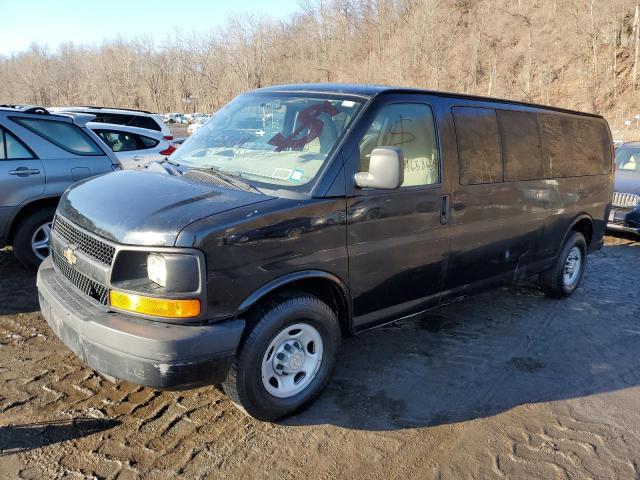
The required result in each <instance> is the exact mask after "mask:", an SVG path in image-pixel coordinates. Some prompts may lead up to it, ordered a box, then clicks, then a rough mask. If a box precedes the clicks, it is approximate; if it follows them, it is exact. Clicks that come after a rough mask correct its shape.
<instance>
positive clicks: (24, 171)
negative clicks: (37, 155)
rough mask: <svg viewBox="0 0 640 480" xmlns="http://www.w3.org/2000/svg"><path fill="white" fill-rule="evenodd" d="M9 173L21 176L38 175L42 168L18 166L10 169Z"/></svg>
mask: <svg viewBox="0 0 640 480" xmlns="http://www.w3.org/2000/svg"><path fill="white" fill-rule="evenodd" d="M8 173H9V175H17V176H19V177H28V176H29V175H38V174H39V173H40V170H39V169H37V168H27V167H18V168H16V169H15V170H9V172H8Z"/></svg>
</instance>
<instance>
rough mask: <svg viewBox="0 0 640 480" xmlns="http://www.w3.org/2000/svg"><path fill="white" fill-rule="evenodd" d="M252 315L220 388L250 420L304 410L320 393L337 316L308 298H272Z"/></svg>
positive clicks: (328, 372)
mask: <svg viewBox="0 0 640 480" xmlns="http://www.w3.org/2000/svg"><path fill="white" fill-rule="evenodd" d="M256 317H257V318H256V319H255V321H254V323H253V325H252V326H250V327H248V328H250V330H249V333H248V335H247V336H246V338H245V340H244V343H243V344H242V345H241V347H240V349H239V351H238V354H237V355H236V357H235V359H234V361H233V363H232V366H231V368H230V370H229V374H228V375H227V379H226V381H225V382H224V384H223V388H224V391H225V393H226V394H227V395H228V396H229V398H230V399H231V400H232V401H233V402H234V403H235V404H236V405H237V406H239V407H240V408H241V409H242V410H244V411H245V412H246V413H248V414H249V415H251V416H252V417H255V418H257V419H258V420H265V421H274V420H278V419H279V418H282V417H286V416H288V415H291V414H293V413H295V412H297V411H299V410H301V409H302V408H304V407H306V406H308V405H309V404H311V402H313V400H315V399H316V398H317V397H318V395H319V394H320V393H321V392H322V390H324V388H325V387H326V385H327V384H328V383H329V380H330V377H331V373H332V371H333V366H334V364H335V358H336V353H337V349H338V344H339V339H340V330H339V326H338V319H337V316H336V313H335V312H334V311H333V310H332V309H331V308H330V307H329V306H328V305H327V304H326V303H324V302H323V301H322V300H320V299H319V298H317V297H315V296H312V295H308V294H299V295H291V296H286V297H279V298H277V299H274V301H272V302H271V303H270V304H268V305H266V306H265V308H263V309H261V310H260V311H259V312H257V313H256Z"/></svg>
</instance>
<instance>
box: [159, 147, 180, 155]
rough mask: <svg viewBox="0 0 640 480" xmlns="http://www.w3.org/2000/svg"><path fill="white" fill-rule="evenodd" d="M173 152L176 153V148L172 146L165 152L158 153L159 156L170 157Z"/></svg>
mask: <svg viewBox="0 0 640 480" xmlns="http://www.w3.org/2000/svg"><path fill="white" fill-rule="evenodd" d="M175 151H176V147H174V146H173V145H169V147H168V148H167V149H166V150H162V151H161V152H160V155H171V154H172V153H173V152H175Z"/></svg>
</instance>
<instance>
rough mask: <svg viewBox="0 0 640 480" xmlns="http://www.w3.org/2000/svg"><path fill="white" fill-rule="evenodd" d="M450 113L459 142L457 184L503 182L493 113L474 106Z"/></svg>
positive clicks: (499, 143) (500, 150) (496, 123)
mask: <svg viewBox="0 0 640 480" xmlns="http://www.w3.org/2000/svg"><path fill="white" fill-rule="evenodd" d="M451 110H452V113H453V119H454V123H455V128H456V138H457V141H458V162H459V170H460V185H479V184H484V183H497V182H502V181H503V167H502V145H501V140H500V130H499V128H498V119H497V116H496V111H495V110H493V109H490V108H477V107H454V108H452V109H451Z"/></svg>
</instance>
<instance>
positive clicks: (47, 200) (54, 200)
mask: <svg viewBox="0 0 640 480" xmlns="http://www.w3.org/2000/svg"><path fill="white" fill-rule="evenodd" d="M59 201H60V196H51V197H44V198H43V197H39V198H37V199H34V200H32V201H30V202H29V203H25V204H23V205H22V206H21V207H20V208H19V209H18V211H17V212H16V213H15V215H14V216H13V218H12V219H11V220H10V222H9V224H10V227H9V231H8V234H7V245H13V240H14V236H15V234H16V229H17V227H18V225H20V223H21V222H22V221H23V220H24V219H25V218H27V217H28V216H29V215H30V214H32V213H33V212H35V211H37V210H38V209H40V208H49V207H56V206H57V205H58V202H59Z"/></svg>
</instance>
